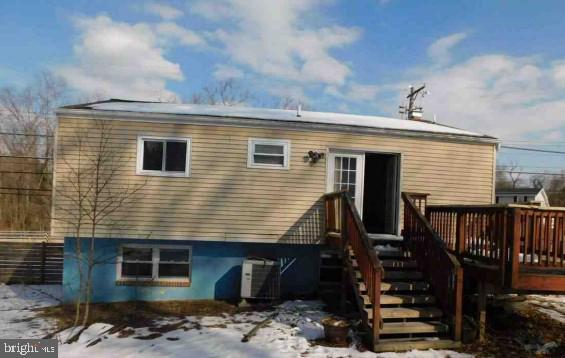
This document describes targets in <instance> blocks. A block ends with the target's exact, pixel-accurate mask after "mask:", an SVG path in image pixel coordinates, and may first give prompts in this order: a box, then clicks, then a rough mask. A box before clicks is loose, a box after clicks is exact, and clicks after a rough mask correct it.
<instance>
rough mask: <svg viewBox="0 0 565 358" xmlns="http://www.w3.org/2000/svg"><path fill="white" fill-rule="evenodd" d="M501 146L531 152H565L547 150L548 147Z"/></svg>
mask: <svg viewBox="0 0 565 358" xmlns="http://www.w3.org/2000/svg"><path fill="white" fill-rule="evenodd" d="M500 147H501V148H505V149H514V150H525V151H529V152H539V153H549V154H565V152H562V151H558V150H546V149H535V148H525V147H514V146H509V145H501V146H500Z"/></svg>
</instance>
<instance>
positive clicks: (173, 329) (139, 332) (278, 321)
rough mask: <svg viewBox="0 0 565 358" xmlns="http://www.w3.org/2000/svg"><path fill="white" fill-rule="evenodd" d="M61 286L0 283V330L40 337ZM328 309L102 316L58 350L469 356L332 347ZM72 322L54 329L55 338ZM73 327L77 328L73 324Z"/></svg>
mask: <svg viewBox="0 0 565 358" xmlns="http://www.w3.org/2000/svg"><path fill="white" fill-rule="evenodd" d="M60 294H61V287H60V286H24V285H0V338H39V337H43V336H45V335H46V334H48V333H51V332H53V331H54V330H55V325H54V322H50V321H47V320H45V319H44V318H42V317H39V316H38V315H37V313H36V312H34V311H33V309H34V308H40V307H46V306H50V305H56V304H58V303H59V297H60ZM327 315H328V314H327V313H326V312H324V311H323V309H322V303H321V302H318V301H288V302H285V303H283V304H281V305H280V306H278V307H276V308H275V310H274V311H264V312H244V313H239V314H235V315H228V314H224V315H223V316H220V317H206V316H205V317H198V316H187V317H184V318H177V317H164V318H163V319H161V320H160V321H158V322H155V324H154V325H152V326H151V327H143V328H136V329H133V328H125V329H121V330H118V331H117V332H114V331H111V329H112V326H111V325H109V324H106V323H103V322H100V323H96V324H93V325H91V326H90V327H88V328H87V329H86V330H85V331H84V332H83V333H82V334H81V336H80V338H79V339H78V341H77V342H75V343H72V344H60V346H59V356H60V357H81V358H82V357H108V356H115V357H124V358H125V357H136V358H138V357H139V358H143V357H155V356H158V357H162V358H165V357H198V358H207V357H222V358H224V357H226V358H229V357H251V358H253V357H261V358H263V357H265V358H269V357H283V358H284V357H313V358H318V357H358V358H373V357H383V358H412V357H417V358H439V357H453V358H463V357H465V358H466V357H471V356H470V355H467V354H461V353H457V352H453V351H444V350H438V351H435V350H428V351H416V350H415V351H411V352H407V353H381V354H378V355H377V354H375V353H372V352H369V351H365V352H361V351H359V350H358V349H357V348H356V347H357V346H356V344H357V343H356V340H355V339H354V340H353V341H352V344H351V346H350V347H346V348H334V347H326V346H320V345H317V344H316V343H315V342H313V341H314V340H316V339H320V338H322V337H323V335H324V330H323V327H322V325H321V324H320V321H321V320H322V319H323V318H324V317H326V316H327ZM265 319H271V321H270V323H269V324H268V325H267V326H266V327H264V328H262V329H260V330H259V331H258V332H257V334H256V335H255V336H254V337H252V338H251V339H250V340H249V342H247V343H243V342H241V339H242V337H243V335H244V334H246V333H248V332H249V331H250V330H251V329H252V328H253V327H254V326H255V325H256V324H257V323H258V322H261V321H263V320H265ZM69 331H70V330H67V331H64V332H61V333H59V334H58V338H59V340H60V341H64V337H65V336H68V334H69ZM75 332H76V330H75Z"/></svg>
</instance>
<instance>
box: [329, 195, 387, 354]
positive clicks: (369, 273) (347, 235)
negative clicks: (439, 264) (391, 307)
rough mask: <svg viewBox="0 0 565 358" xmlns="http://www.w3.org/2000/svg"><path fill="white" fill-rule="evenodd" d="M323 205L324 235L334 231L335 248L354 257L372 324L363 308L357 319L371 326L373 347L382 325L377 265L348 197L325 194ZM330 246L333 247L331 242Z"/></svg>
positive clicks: (373, 251) (351, 201) (379, 279)
mask: <svg viewBox="0 0 565 358" xmlns="http://www.w3.org/2000/svg"><path fill="white" fill-rule="evenodd" d="M325 202H326V232H327V233H332V232H336V231H338V232H339V233H340V236H339V240H340V242H339V245H340V246H341V249H342V250H343V251H344V254H346V255H347V250H348V249H349V248H351V250H352V251H353V253H354V255H355V259H356V261H357V265H358V268H359V272H360V273H361V279H362V281H363V284H365V287H366V290H367V295H368V296H369V300H370V302H371V307H372V308H371V309H372V316H373V323H372V324H371V322H370V318H369V316H368V315H367V313H366V312H365V311H364V310H363V307H361V311H362V312H361V318H362V320H363V323H364V324H365V326H366V327H371V338H372V342H373V344H377V343H378V340H379V330H380V328H381V324H382V322H381V314H380V300H381V279H382V265H381V262H380V261H379V258H378V255H377V252H376V251H375V249H374V248H373V245H372V244H371V240H370V239H369V235H368V234H367V230H366V229H365V226H364V225H363V222H362V221H361V217H360V216H359V213H358V212H357V209H356V208H355V205H354V203H353V200H352V199H351V197H350V196H349V194H347V192H345V191H341V192H335V193H330V194H326V195H325ZM336 208H338V209H336ZM330 216H333V217H330ZM332 243H333V244H334V245H335V244H336V243H335V242H333V241H332Z"/></svg>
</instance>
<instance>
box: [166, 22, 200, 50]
mask: <svg viewBox="0 0 565 358" xmlns="http://www.w3.org/2000/svg"><path fill="white" fill-rule="evenodd" d="M156 32H157V34H159V35H161V36H163V37H165V38H168V39H173V40H177V41H178V42H179V43H180V44H181V45H185V46H197V45H204V44H206V41H205V40H204V39H203V38H202V37H200V36H199V35H198V34H197V33H195V32H194V31H191V30H188V29H186V28H184V27H182V26H180V25H178V24H176V23H174V22H161V23H159V24H157V25H156Z"/></svg>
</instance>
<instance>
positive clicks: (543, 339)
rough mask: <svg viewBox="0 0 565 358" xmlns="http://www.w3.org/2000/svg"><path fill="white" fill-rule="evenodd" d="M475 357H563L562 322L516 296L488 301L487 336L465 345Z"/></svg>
mask: <svg viewBox="0 0 565 358" xmlns="http://www.w3.org/2000/svg"><path fill="white" fill-rule="evenodd" d="M462 351H464V352H468V353H472V354H475V355H477V356H478V357H565V324H563V323H561V322H558V321H556V320H554V319H552V318H550V317H549V316H547V315H545V314H543V313H540V312H539V311H538V310H537V309H535V307H533V306H532V305H531V304H529V303H528V302H526V301H524V300H522V299H520V298H519V297H518V298H513V299H506V300H505V299H503V300H497V301H490V302H489V305H488V306H487V329H486V340H485V342H483V343H479V342H474V343H470V344H466V345H464V347H463V349H462Z"/></svg>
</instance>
